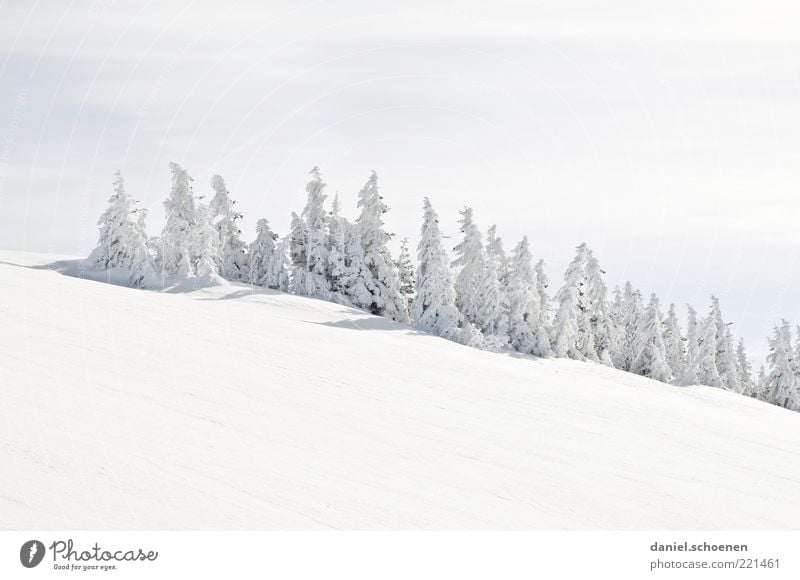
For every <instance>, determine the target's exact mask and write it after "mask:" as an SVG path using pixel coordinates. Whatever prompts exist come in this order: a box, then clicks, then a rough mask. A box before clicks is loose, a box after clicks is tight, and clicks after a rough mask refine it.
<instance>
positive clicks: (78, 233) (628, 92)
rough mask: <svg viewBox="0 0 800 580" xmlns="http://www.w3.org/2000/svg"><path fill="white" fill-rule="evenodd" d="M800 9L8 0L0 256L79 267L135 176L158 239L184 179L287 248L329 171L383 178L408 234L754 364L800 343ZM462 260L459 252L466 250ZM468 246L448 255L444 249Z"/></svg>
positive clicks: (374, 0)
mask: <svg viewBox="0 0 800 580" xmlns="http://www.w3.org/2000/svg"><path fill="white" fill-rule="evenodd" d="M798 22H800V5H798V3H796V2H779V1H771V2H755V1H750V2H736V1H730V0H727V1H707V0H691V1H677V2H676V1H670V2H641V0H606V1H603V2H588V1H582V2H576V1H571V0H553V1H546V2H540V1H520V2H507V1H500V2H498V1H492V2H487V1H481V2H475V1H453V2H432V1H431V0H427V1H423V2H396V1H394V2H387V1H381V0H371V1H369V2H367V1H362V2H321V1H318V2H298V1H275V0H265V1H261V2H256V1H253V2H237V1H233V0H228V1H226V2H218V1H217V2H188V1H184V0H180V1H175V2H155V1H152V2H123V1H114V0H96V1H88V2H87V1H80V0H74V1H72V2H67V1H64V0H61V1H46V0H45V1H32V0H11V1H9V0H6V1H4V2H0V248H7V249H25V250H30V251H46V252H52V253H59V254H75V255H82V254H86V253H87V252H88V251H89V250H90V249H91V247H92V246H93V244H94V242H95V238H96V233H97V229H96V226H95V221H96V219H97V216H98V215H99V214H100V213H101V212H102V210H103V209H104V207H105V204H106V200H107V198H108V196H109V195H110V190H111V180H112V176H113V172H114V171H115V170H116V169H118V168H121V169H122V171H123V173H124V175H125V178H126V180H127V183H128V188H129V190H130V191H131V192H132V193H134V194H135V195H136V196H137V197H138V199H140V200H141V202H142V203H143V204H144V205H145V206H146V207H148V208H149V210H150V221H149V230H150V232H151V233H153V234H157V233H158V232H159V230H160V227H161V224H162V222H163V210H162V207H161V201H162V200H163V198H164V197H165V196H166V195H167V193H168V191H169V183H170V176H169V171H168V167H167V164H168V162H169V161H172V160H175V161H178V162H180V163H181V164H183V165H184V166H185V167H186V168H187V169H188V170H189V172H190V173H191V174H192V175H193V176H194V178H195V182H194V189H195V193H196V194H205V193H208V191H209V190H210V186H209V179H210V177H211V176H212V175H213V174H215V173H220V174H221V175H223V176H224V177H225V178H226V181H227V183H228V186H229V189H230V190H231V193H232V196H233V197H234V198H235V199H238V200H239V203H240V208H241V211H242V212H243V213H244V214H245V221H244V224H243V225H244V228H245V231H246V232H247V238H248V240H249V239H252V237H253V235H252V234H251V231H252V229H253V226H254V223H255V220H256V219H258V218H260V217H266V218H268V219H269V220H270V221H271V223H272V225H273V226H274V228H276V229H277V230H278V231H279V232H281V233H285V232H286V230H287V228H288V225H289V214H290V212H291V211H292V210H297V211H299V210H300V209H301V208H302V206H303V203H304V185H305V182H306V181H307V174H308V171H309V169H310V168H311V167H312V166H314V165H319V166H320V167H321V168H322V171H323V177H324V179H325V181H326V182H327V183H328V192H329V193H330V194H331V195H333V193H334V192H335V191H339V193H340V195H341V198H342V202H343V205H344V207H345V213H346V214H348V215H350V216H354V215H355V196H356V193H357V192H358V190H359V188H360V187H361V185H362V184H363V182H364V181H365V180H366V179H367V177H368V175H369V172H370V170H372V169H375V170H376V171H377V172H378V174H379V177H380V184H381V187H382V190H383V193H384V196H385V199H386V201H387V202H388V204H389V205H390V206H391V208H392V210H391V212H390V213H389V214H388V215H387V220H386V221H387V224H388V226H389V228H390V230H391V231H394V232H396V233H397V234H398V235H399V236H400V237H403V236H409V237H411V239H412V241H413V242H414V243H416V237H417V233H418V230H419V225H420V221H421V203H422V197H423V196H426V195H427V196H429V197H430V198H431V200H432V202H433V204H434V207H436V209H437V210H438V211H439V214H440V218H441V222H442V225H443V228H444V230H445V232H446V233H448V234H455V233H456V232H457V224H456V221H457V219H458V214H457V211H458V209H459V208H461V207H463V206H464V205H465V204H467V205H470V206H472V207H473V208H474V209H475V216H476V220H477V221H478V222H479V224H480V225H481V226H482V227H483V228H484V229H485V228H486V227H488V226H489V225H491V224H493V223H496V224H497V226H498V230H499V233H500V235H501V236H502V237H503V239H504V241H505V244H506V248H507V249H508V250H510V249H511V247H513V245H514V243H515V242H516V241H517V240H518V239H519V238H520V237H521V236H522V235H524V234H527V235H528V236H529V237H530V239H531V244H532V248H533V251H534V253H535V254H536V255H538V256H541V257H544V258H545V259H546V260H547V262H548V264H549V268H548V271H549V274H550V277H551V280H552V282H553V285H554V286H555V285H557V283H558V282H559V281H560V278H561V274H562V272H563V269H564V267H565V266H566V263H567V262H568V260H569V259H570V257H571V253H572V251H573V248H574V246H575V245H577V244H578V243H579V242H581V241H587V242H588V243H589V244H590V246H591V247H592V248H593V249H594V250H595V253H596V254H597V255H598V257H599V258H600V260H601V264H602V265H603V266H604V268H605V269H606V270H607V272H608V282H609V285H610V286H613V285H614V284H616V283H619V282H623V281H624V280H626V279H631V280H632V281H633V282H634V283H635V284H636V285H637V286H639V287H640V288H641V289H642V291H643V292H645V294H648V293H649V292H651V291H656V292H657V293H658V294H659V296H660V297H661V300H662V302H664V303H669V302H671V301H674V302H677V303H679V304H683V303H685V302H687V301H689V302H692V303H694V305H695V306H696V307H697V308H698V309H699V310H701V311H705V310H706V309H707V304H708V294H709V293H711V292H714V293H717V294H718V295H719V296H720V298H721V301H722V306H723V313H724V314H725V315H726V318H728V319H729V320H731V321H733V322H734V331H735V333H736V334H737V335H742V336H744V337H745V339H746V341H747V344H748V346H749V348H750V350H751V351H752V353H753V354H754V355H757V356H760V355H762V354H763V353H764V351H765V344H764V337H765V336H766V334H767V333H768V332H769V329H770V327H771V325H772V324H773V322H774V321H775V320H777V319H778V318H780V317H781V316H785V317H787V318H790V319H791V320H792V321H793V322H800V293H799V292H797V285H798V284H800V276H799V275H798V272H797V264H798V263H800V219H799V218H800V34H798V32H797V25H798ZM451 242H452V244H454V243H455V241H454V240H451ZM452 244H451V245H452Z"/></svg>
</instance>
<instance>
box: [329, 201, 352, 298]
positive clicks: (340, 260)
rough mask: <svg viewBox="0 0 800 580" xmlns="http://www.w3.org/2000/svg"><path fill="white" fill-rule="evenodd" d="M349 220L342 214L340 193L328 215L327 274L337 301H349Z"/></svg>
mask: <svg viewBox="0 0 800 580" xmlns="http://www.w3.org/2000/svg"><path fill="white" fill-rule="evenodd" d="M346 231H347V222H346V220H345V219H344V218H343V217H342V216H341V205H340V204H339V194H338V193H337V194H336V195H335V196H334V197H333V205H332V207H331V212H330V215H329V216H328V269H327V276H328V281H329V282H330V286H331V292H332V294H333V299H334V300H335V301H336V302H344V303H349V301H348V300H347V292H346V289H345V285H344V278H343V277H344V275H345V273H346V258H345V233H346Z"/></svg>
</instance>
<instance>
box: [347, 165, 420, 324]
mask: <svg viewBox="0 0 800 580" xmlns="http://www.w3.org/2000/svg"><path fill="white" fill-rule="evenodd" d="M358 207H359V208H360V209H361V213H360V214H359V216H358V219H357V220H356V223H357V224H358V226H359V228H360V230H361V231H360V235H361V244H362V246H363V248H364V264H365V265H366V267H367V270H368V271H369V273H370V278H371V280H367V281H365V282H366V283H365V286H366V288H367V289H368V290H369V291H370V293H371V294H372V301H371V304H370V305H369V306H368V307H367V310H369V311H370V312H372V313H373V314H377V315H379V316H385V317H386V318H391V319H392V320H395V321H397V322H408V306H407V304H406V301H405V299H404V298H403V295H402V294H401V293H400V279H399V277H398V275H397V268H396V266H395V263H394V260H393V259H392V257H391V255H390V253H389V248H388V243H389V240H390V238H391V235H390V234H388V233H387V232H386V230H385V229H384V227H383V225H384V224H383V214H385V213H386V212H387V211H388V209H389V208H388V207H386V205H385V204H384V203H383V198H382V197H381V195H380V192H379V190H378V174H377V173H375V172H374V171H373V172H372V175H370V178H369V179H368V180H367V183H366V184H365V185H364V187H363V188H362V189H361V191H360V192H359V194H358Z"/></svg>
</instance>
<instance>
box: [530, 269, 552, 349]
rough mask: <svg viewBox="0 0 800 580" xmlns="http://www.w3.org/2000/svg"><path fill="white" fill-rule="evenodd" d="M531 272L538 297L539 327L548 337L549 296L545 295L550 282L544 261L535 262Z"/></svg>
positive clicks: (549, 330) (549, 329) (549, 331)
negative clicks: (534, 278)
mask: <svg viewBox="0 0 800 580" xmlns="http://www.w3.org/2000/svg"><path fill="white" fill-rule="evenodd" d="M533 270H534V272H536V293H537V294H538V295H539V326H540V327H541V328H542V329H544V332H545V334H546V335H547V336H550V333H551V328H550V296H549V295H548V294H547V288H548V286H550V282H549V281H548V279H547V274H546V273H545V271H544V260H539V261H538V262H536V266H534V268H533Z"/></svg>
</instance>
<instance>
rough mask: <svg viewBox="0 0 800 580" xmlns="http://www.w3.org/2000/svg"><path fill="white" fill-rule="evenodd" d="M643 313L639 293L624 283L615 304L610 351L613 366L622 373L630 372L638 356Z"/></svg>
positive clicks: (630, 285)
mask: <svg viewBox="0 0 800 580" xmlns="http://www.w3.org/2000/svg"><path fill="white" fill-rule="evenodd" d="M643 313H644V307H643V305H642V294H641V292H639V290H637V289H636V288H634V287H633V284H631V283H630V282H625V287H624V290H623V292H622V296H621V301H619V303H616V304H615V314H614V318H615V321H616V324H617V328H616V337H615V342H614V350H612V360H613V362H614V366H615V367H616V368H618V369H622V370H623V371H632V370H633V368H634V365H635V362H636V359H637V358H638V356H639V350H640V344H639V327H640V326H641V322H642V316H643Z"/></svg>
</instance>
